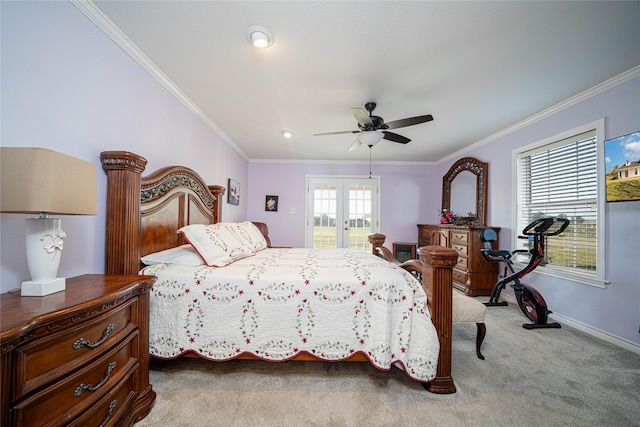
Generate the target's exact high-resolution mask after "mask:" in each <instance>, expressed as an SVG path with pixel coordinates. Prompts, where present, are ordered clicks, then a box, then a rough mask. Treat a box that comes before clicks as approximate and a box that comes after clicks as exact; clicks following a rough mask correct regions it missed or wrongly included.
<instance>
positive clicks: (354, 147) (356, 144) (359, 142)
mask: <svg viewBox="0 0 640 427" xmlns="http://www.w3.org/2000/svg"><path fill="white" fill-rule="evenodd" d="M361 145H362V141H360V138H357V139H356V140H355V141H353V144H351V147H349V151H355V150H356V149H357V148H358V147H360V146H361Z"/></svg>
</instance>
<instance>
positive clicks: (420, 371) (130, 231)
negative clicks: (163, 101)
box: [101, 151, 457, 394]
mask: <svg viewBox="0 0 640 427" xmlns="http://www.w3.org/2000/svg"><path fill="white" fill-rule="evenodd" d="M101 161H102V165H103V169H104V170H105V172H106V173H107V182H108V184H107V223H106V234H107V239H106V250H105V272H106V274H138V273H139V272H143V273H144V274H150V275H155V276H157V277H158V280H157V281H156V284H155V285H154V289H153V290H152V292H151V304H150V306H151V308H150V352H151V354H152V356H153V357H158V358H164V359H171V358H175V357H186V356H188V357H202V358H206V359H210V360H216V361H224V360H229V359H234V358H257V359H263V360H269V361H285V360H329V361H362V362H368V363H371V364H372V365H373V366H375V367H377V368H379V369H385V370H386V369H390V368H391V366H397V367H399V368H401V369H403V370H404V371H405V373H406V374H407V375H408V376H409V377H410V378H412V379H414V380H416V381H418V382H420V383H422V384H423V386H424V387H425V388H426V389H427V390H429V391H431V392H433V393H440V394H447V393H454V392H455V391H456V388H455V385H454V383H453V378H452V377H451V329H452V325H451V304H452V302H451V300H452V287H451V283H452V281H451V274H452V272H451V269H452V267H453V266H454V265H455V263H456V260H457V254H456V252H455V251H452V250H450V249H447V248H442V247H439V246H433V247H431V246H429V247H423V248H420V249H419V251H418V253H419V257H420V260H419V261H418V260H412V261H408V262H406V263H403V264H401V265H400V266H398V265H396V264H394V263H390V262H388V261H386V260H384V259H383V258H381V257H377V256H374V255H373V254H377V253H378V252H380V251H387V252H388V250H386V249H385V248H383V244H384V240H385V236H384V235H382V234H372V235H371V236H369V241H370V242H371V243H372V253H371V254H369V253H366V252H363V251H349V250H344V249H336V250H316V249H311V248H306V249H304V248H272V247H270V246H271V245H270V242H269V237H268V234H267V233H266V232H265V230H266V227H265V226H262V227H259V226H258V227H256V226H255V225H252V224H251V223H247V222H245V223H238V224H226V223H221V222H220V221H219V219H220V209H221V204H220V203H219V201H220V200H221V196H222V195H223V194H224V191H225V188H224V187H222V186H216V185H207V184H206V183H205V182H203V180H202V178H200V176H199V175H198V174H197V173H196V172H194V171H192V170H191V169H188V168H185V167H180V166H174V167H167V168H163V169H161V170H158V171H156V172H154V173H152V174H150V175H148V176H145V177H142V173H143V172H144V169H145V167H146V159H144V158H143V157H142V156H139V155H137V154H134V153H130V152H124V151H108V152H103V153H101ZM211 224H215V225H211ZM205 225H206V226H205ZM229 227H234V228H233V230H227V228H229ZM251 227H253V228H251ZM214 229H215V230H216V231H215V233H216V234H215V236H216V238H221V236H227V235H228V234H225V233H227V232H230V231H233V232H235V233H237V234H236V235H240V234H242V231H243V230H249V231H247V232H248V233H251V232H252V231H251V230H254V231H255V230H258V231H260V232H261V234H262V237H263V238H264V241H260V243H259V244H258V246H260V245H264V246H268V247H267V248H263V247H258V246H256V248H254V249H256V250H252V251H250V253H248V254H245V255H244V256H238V257H236V258H233V259H231V261H230V262H228V263H227V261H229V260H226V261H224V262H221V264H216V263H215V261H211V262H210V260H209V259H208V258H207V254H208V253H207V252H206V251H207V250H208V249H207V247H202V246H199V245H198V244H197V243H196V242H197V241H198V239H200V238H201V237H202V236H203V234H202V230H206V232H207V233H209V234H208V235H210V234H211V232H212V231H211V230H214ZM238 230H240V231H238ZM178 231H180V232H178ZM254 237H255V236H254ZM257 240H258V238H255V239H253V240H252V241H257ZM229 242H231V240H229ZM262 242H264V243H262ZM245 243H246V242H245ZM205 244H208V243H205ZM246 246H247V245H246V244H245V245H244V247H245V248H246ZM193 247H196V248H197V249H198V252H199V253H198V255H200V258H202V257H203V256H204V258H205V259H207V262H206V263H209V264H211V263H213V264H214V265H217V266H210V265H206V263H205V264H204V265H202V264H200V265H197V263H196V265H189V266H187V265H184V264H185V263H183V262H182V261H180V262H179V263H172V262H168V261H166V260H162V259H161V260H160V261H158V260H157V259H155V260H153V261H152V262H148V259H149V258H153V257H156V256H157V255H158V254H165V253H171V254H175V253H179V254H180V256H183V255H185V252H184V251H187V250H191V251H192V250H193ZM167 250H168V251H167ZM203 251H204V252H203ZM186 255H187V256H189V254H186ZM142 258H145V259H146V260H147V264H151V265H145V264H142V263H141V260H142ZM216 259H217V258H216ZM225 263H226V264H225ZM187 264H188V263H187ZM227 264H228V265H227ZM411 272H418V273H420V277H421V280H422V283H420V282H419V281H418V280H417V279H416V278H415V277H414V275H413V274H411ZM221 275H222V276H221ZM423 290H424V292H423ZM214 325H215V326H217V328H216V327H214Z"/></svg>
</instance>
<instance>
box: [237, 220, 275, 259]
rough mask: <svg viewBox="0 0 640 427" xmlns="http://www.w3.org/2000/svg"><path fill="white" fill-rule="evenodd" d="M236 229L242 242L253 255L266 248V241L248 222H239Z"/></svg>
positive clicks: (254, 226) (252, 224)
mask: <svg viewBox="0 0 640 427" xmlns="http://www.w3.org/2000/svg"><path fill="white" fill-rule="evenodd" d="M236 227H237V229H238V234H239V235H240V237H241V238H242V242H243V243H244V244H245V245H246V246H247V247H248V248H249V250H250V251H251V252H254V253H255V252H258V251H261V250H263V249H266V248H267V241H266V240H265V238H264V236H263V235H262V233H261V232H260V230H259V229H258V227H256V225H255V224H254V223H252V222H250V221H245V222H239V223H237V224H236Z"/></svg>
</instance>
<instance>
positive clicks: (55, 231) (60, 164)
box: [0, 147, 98, 296]
mask: <svg viewBox="0 0 640 427" xmlns="http://www.w3.org/2000/svg"><path fill="white" fill-rule="evenodd" d="M0 166H1V169H0V186H1V193H0V212H3V213H23V214H24V213H27V214H39V215H40V216H39V218H29V219H27V220H26V224H25V231H26V252H27V266H28V268H29V275H30V276H31V280H29V281H25V282H22V287H21V295H22V296H44V295H49V294H52V293H55V292H60V291H63V290H64V289H65V279H64V278H62V277H57V276H58V267H59V266H60V259H61V257H62V247H63V242H64V239H65V237H66V234H65V233H64V231H63V230H62V219H60V218H50V217H49V215H50V214H57V215H97V213H98V203H97V194H96V165H95V164H94V163H91V162H88V161H86V160H81V159H78V158H75V157H71V156H67V155H66V154H61V153H58V152H55V151H52V150H47V149H44V148H21V147H0Z"/></svg>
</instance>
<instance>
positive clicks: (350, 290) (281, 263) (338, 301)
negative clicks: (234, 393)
mask: <svg viewBox="0 0 640 427" xmlns="http://www.w3.org/2000/svg"><path fill="white" fill-rule="evenodd" d="M141 274H149V275H154V276H157V277H158V280H157V281H156V283H155V284H154V286H153V289H152V291H151V324H150V351H151V354H152V355H153V356H155V357H160V358H167V359H168V358H174V357H177V356H179V355H181V354H182V353H185V352H187V351H194V352H196V353H198V354H199V355H201V356H203V357H204V358H207V359H212V360H227V359H232V358H234V357H236V356H238V355H240V354H242V353H249V354H252V355H254V356H257V357H259V358H261V359H265V360H270V361H282V360H286V359H290V358H292V357H294V356H296V355H298V354H300V353H303V352H306V353H309V354H312V355H314V356H316V357H318V358H320V359H323V360H331V361H337V360H342V359H346V358H349V357H351V356H353V355H354V354H356V353H363V354H365V355H366V356H367V357H368V358H369V360H370V361H371V363H372V364H373V365H374V366H375V367H377V368H379V369H384V370H387V369H390V368H391V365H392V364H396V365H397V364H400V365H402V368H403V369H404V370H405V372H406V373H407V375H409V376H410V377H411V378H413V379H415V380H419V381H429V380H431V379H433V378H434V377H435V374H436V368H437V361H438V351H439V344H438V338H437V333H436V330H435V328H434V326H433V324H432V322H431V318H430V314H429V311H428V308H427V305H426V302H427V297H426V295H425V293H424V291H423V290H422V287H421V286H420V283H419V282H418V281H417V280H416V279H415V278H414V277H413V276H412V275H411V274H409V273H407V272H406V271H405V270H403V269H401V268H399V267H396V266H395V265H393V264H391V263H389V262H387V261H385V260H383V259H381V258H379V257H376V256H374V255H372V254H370V253H367V252H364V251H355V250H349V249H275V248H274V249H266V250H263V251H260V252H258V253H256V254H255V255H253V256H251V257H248V258H244V259H242V260H239V261H236V262H234V263H233V264H230V265H228V266H226V267H222V268H215V267H206V266H202V267H185V266H180V265H166V264H159V265H154V266H150V267H145V268H144V269H143V270H142V271H141Z"/></svg>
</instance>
